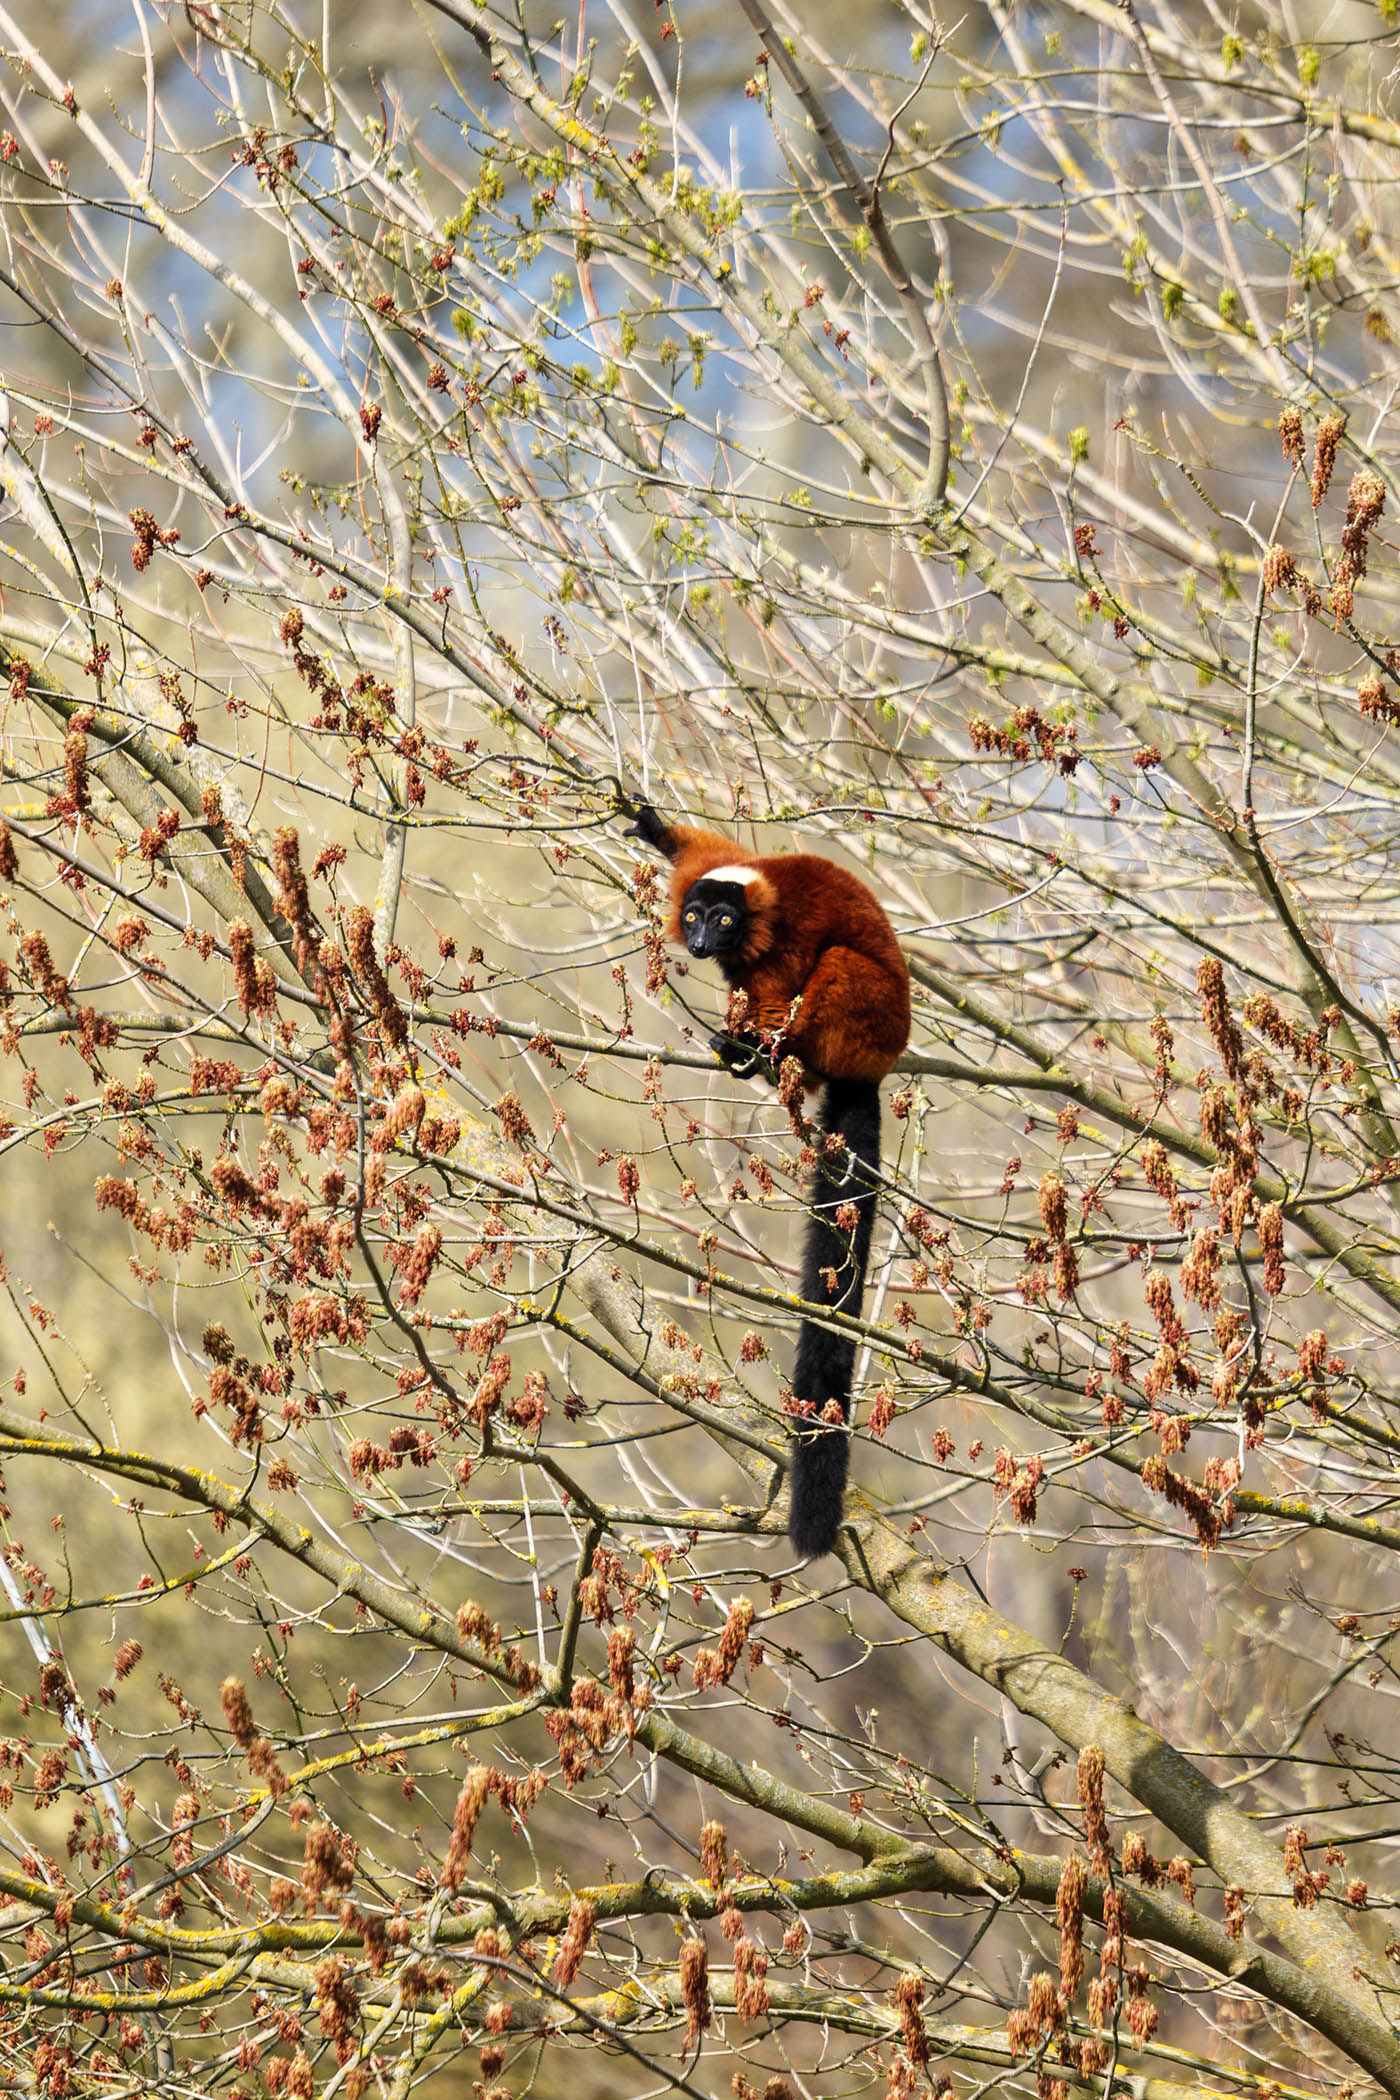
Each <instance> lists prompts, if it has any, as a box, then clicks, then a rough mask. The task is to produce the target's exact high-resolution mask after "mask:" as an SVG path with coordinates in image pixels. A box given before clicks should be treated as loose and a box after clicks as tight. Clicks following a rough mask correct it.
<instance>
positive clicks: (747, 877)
mask: <svg viewBox="0 0 1400 2100" xmlns="http://www.w3.org/2000/svg"><path fill="white" fill-rule="evenodd" d="M696 879H697V881H700V882H739V883H745V884H747V883H750V882H762V880H763V877H762V876H761V875H760V874H759V872H758V869H757V868H706V870H705V872H704V874H703V875H701V876H698V877H697V878H696Z"/></svg>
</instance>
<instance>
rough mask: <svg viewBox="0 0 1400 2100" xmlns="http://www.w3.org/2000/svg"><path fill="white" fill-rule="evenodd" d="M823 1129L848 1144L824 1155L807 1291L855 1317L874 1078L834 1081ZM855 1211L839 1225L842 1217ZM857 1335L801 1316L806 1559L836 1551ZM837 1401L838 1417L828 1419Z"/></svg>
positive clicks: (866, 1221) (800, 1531) (795, 1530)
mask: <svg viewBox="0 0 1400 2100" xmlns="http://www.w3.org/2000/svg"><path fill="white" fill-rule="evenodd" d="M819 1127H820V1129H821V1130H822V1131H823V1133H825V1134H827V1135H829V1136H832V1137H836V1138H840V1139H843V1140H844V1144H845V1149H844V1150H838V1151H835V1152H834V1153H832V1154H828V1153H826V1152H823V1153H822V1155H821V1157H820V1158H819V1160H818V1164H817V1171H816V1174H815V1176H814V1177H813V1181H812V1191H811V1196H810V1199H809V1200H810V1204H811V1218H810V1222H809V1224H808V1227H807V1243H806V1246H805V1247H804V1249H803V1252H802V1295H803V1297H804V1298H806V1299H809V1300H810V1301H811V1302H812V1303H813V1304H814V1305H829V1306H830V1307H832V1309H833V1310H834V1311H836V1312H845V1313H859V1311H860V1302H861V1297H862V1295H863V1293H864V1290H865V1271H866V1266H867V1264H868V1263H869V1260H870V1236H871V1233H872V1231H873V1229H874V1224H875V1200H876V1188H875V1184H876V1178H877V1175H878V1172H879V1166H880V1089H879V1087H878V1085H876V1083H875V1082H874V1081H873V1080H869V1079H829V1080H828V1081H827V1084H826V1094H825V1097H824V1099H823V1101H822V1108H821V1117H820V1123H819ZM847 1204H849V1205H850V1206H851V1207H852V1209H853V1210H854V1212H855V1222H854V1224H853V1225H852V1224H851V1223H850V1222H849V1218H848V1220H847V1222H846V1223H845V1224H843V1223H841V1222H840V1220H839V1218H838V1216H837V1213H838V1212H839V1211H840V1210H841V1209H842V1208H843V1207H844V1206H845V1205H847ZM855 1363H856V1344H855V1340H854V1337H852V1336H851V1335H846V1334H837V1333H835V1332H833V1331H832V1330H831V1329H830V1328H826V1327H819V1326H817V1325H816V1323H815V1322H814V1321H811V1320H804V1321H803V1323H802V1326H801V1328H800V1329H799V1330H798V1336H797V1362H796V1365H795V1367H794V1369H793V1374H792V1389H793V1392H794V1394H795V1395H796V1397H797V1399H798V1400H799V1401H802V1402H805V1403H806V1406H807V1407H808V1409H809V1410H810V1416H811V1418H812V1422H813V1426H812V1427H811V1428H808V1429H804V1430H802V1431H801V1432H800V1433H799V1434H798V1435H797V1437H796V1438H795V1440H794V1441H795V1448H794V1450H793V1454H792V1505H791V1513H790V1515H789V1517H788V1537H789V1538H790V1539H791V1540H792V1543H793V1545H794V1547H795V1548H796V1550H797V1551H798V1552H799V1553H800V1554H802V1555H803V1556H804V1558H806V1559H815V1558H816V1557H817V1555H819V1554H822V1553H830V1551H831V1549H832V1547H833V1546H834V1545H835V1544H836V1534H837V1532H838V1531H839V1530H840V1528H841V1511H842V1507H843V1504H844V1502H845V1494H846V1471H847V1467H848V1464H849V1461H850V1441H851V1440H850V1434H849V1430H848V1428H847V1424H848V1423H849V1420H850V1412H851V1380H852V1377H853V1376H854V1373H855ZM832 1400H834V1401H835V1402H836V1403H837V1405H838V1407H839V1408H840V1411H841V1420H840V1422H839V1423H836V1422H823V1421H822V1420H821V1416H822V1413H823V1411H824V1410H825V1408H826V1407H827V1405H828V1403H829V1402H831V1401H832Z"/></svg>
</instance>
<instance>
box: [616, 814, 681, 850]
mask: <svg viewBox="0 0 1400 2100" xmlns="http://www.w3.org/2000/svg"><path fill="white" fill-rule="evenodd" d="M627 815H628V816H630V817H632V818H633V819H634V821H633V822H632V823H631V824H630V825H629V826H628V828H627V831H626V833H625V836H626V837H627V838H629V839H640V840H641V841H642V844H643V845H644V846H654V847H655V849H656V851H657V852H658V853H663V852H664V851H665V850H666V849H665V841H666V838H667V835H668V833H669V831H670V828H671V827H670V825H669V824H668V823H667V822H666V819H665V818H664V817H663V816H661V815H660V813H659V812H658V811H656V810H654V809H653V808H652V806H651V804H650V803H649V802H639V803H637V804H636V805H635V807H634V808H632V809H629V810H628V811H627Z"/></svg>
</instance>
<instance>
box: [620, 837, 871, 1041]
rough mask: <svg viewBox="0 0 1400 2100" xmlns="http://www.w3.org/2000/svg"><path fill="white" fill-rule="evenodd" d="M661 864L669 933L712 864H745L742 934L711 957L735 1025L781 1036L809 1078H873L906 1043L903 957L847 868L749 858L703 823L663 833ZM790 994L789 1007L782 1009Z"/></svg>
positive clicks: (787, 858) (795, 857) (793, 857)
mask: <svg viewBox="0 0 1400 2100" xmlns="http://www.w3.org/2000/svg"><path fill="white" fill-rule="evenodd" d="M661 850H662V851H663V852H664V853H665V854H666V855H667V856H668V857H669V859H670V860H671V862H672V875H671V922H670V926H669V928H668V931H669V932H670V935H671V938H672V939H673V940H675V941H680V939H681V937H682V936H681V923H680V912H681V903H682V900H683V899H684V897H685V894H686V891H687V890H688V889H689V888H690V886H691V884H692V883H695V882H698V881H699V880H700V878H701V876H702V875H708V874H709V873H711V871H712V870H713V869H715V868H720V867H725V866H729V867H746V868H755V869H757V871H758V873H759V875H760V877H761V878H762V879H761V880H760V881H758V882H750V883H749V884H747V885H746V888H745V901H746V903H747V904H748V907H749V910H750V912H751V914H752V924H751V926H750V930H749V937H748V939H747V941H746V942H745V944H744V946H743V948H742V949H740V950H739V951H738V952H737V953H736V954H732V955H727V956H725V957H723V958H722V962H723V967H724V971H725V975H726V976H727V977H728V979H729V981H730V983H731V984H732V985H733V986H734V987H735V988H736V989H737V990H740V991H744V992H747V994H748V998H749V1007H748V1013H747V1016H746V1018H745V1027H746V1028H749V1029H758V1030H762V1031H767V1030H771V1031H772V1032H773V1033H774V1034H775V1035H778V1036H780V1037H781V1038H782V1042H781V1045H780V1050H781V1053H782V1054H783V1055H791V1056H795V1057H800V1058H801V1060H802V1062H803V1064H804V1065H805V1066H806V1068H807V1070H808V1072H809V1073H810V1074H811V1075H812V1077H813V1078H816V1079H870V1080H880V1079H883V1078H884V1076H885V1074H886V1072H888V1071H889V1070H890V1067H891V1066H892V1065H893V1064H894V1062H895V1060H896V1058H898V1056H899V1055H900V1053H901V1051H902V1050H903V1049H904V1047H905V1045H906V1043H907V1042H908V1041H909V1024H910V1015H909V965H908V963H907V962H906V961H905V959H904V955H903V952H902V950H901V948H900V945H899V943H898V941H897V940H896V939H895V937H894V929H893V927H892V926H891V925H890V922H889V920H888V919H887V918H886V917H885V914H884V912H883V911H882V910H881V908H880V905H879V902H878V900H877V899H876V897H875V895H874V893H873V892H872V891H871V890H870V889H868V888H867V887H866V885H865V883H863V882H862V881H861V880H860V878H859V876H856V875H851V874H848V873H847V871H846V869H845V868H839V867H837V865H836V863H835V862H834V861H830V860H822V859H820V858H819V857H818V856H817V855H816V854H814V853H782V854H775V855H773V856H772V857H771V858H767V859H760V858H759V856H758V855H757V854H754V853H750V852H748V851H747V850H746V849H745V848H744V847H743V846H740V845H737V844H736V843H735V842H734V840H733V839H726V838H721V837H720V835H719V833H718V832H714V831H688V830H684V829H682V828H680V827H677V826H671V827H669V828H668V829H667V831H666V834H665V836H664V838H663V839H662V841H661ZM794 1002H797V1003H796V1006H795V1008H794Z"/></svg>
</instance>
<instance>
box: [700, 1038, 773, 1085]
mask: <svg viewBox="0 0 1400 2100" xmlns="http://www.w3.org/2000/svg"><path fill="white" fill-rule="evenodd" d="M710 1048H711V1049H712V1050H713V1051H714V1053H715V1056H716V1057H717V1058H718V1059H719V1061H720V1063H721V1064H722V1065H723V1066H724V1068H725V1070H726V1071H728V1072H732V1073H733V1074H734V1077H735V1078H736V1079H767V1080H769V1081H770V1082H771V1083H772V1084H773V1085H774V1086H776V1085H777V1083H778V1067H777V1063H776V1061H775V1060H774V1058H773V1056H772V1055H771V1053H770V1051H769V1049H768V1046H767V1044H766V1043H763V1042H761V1041H760V1040H759V1038H758V1037H757V1036H756V1035H745V1034H740V1035H725V1034H723V1033H721V1034H719V1035H712V1036H711V1037H710Z"/></svg>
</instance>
